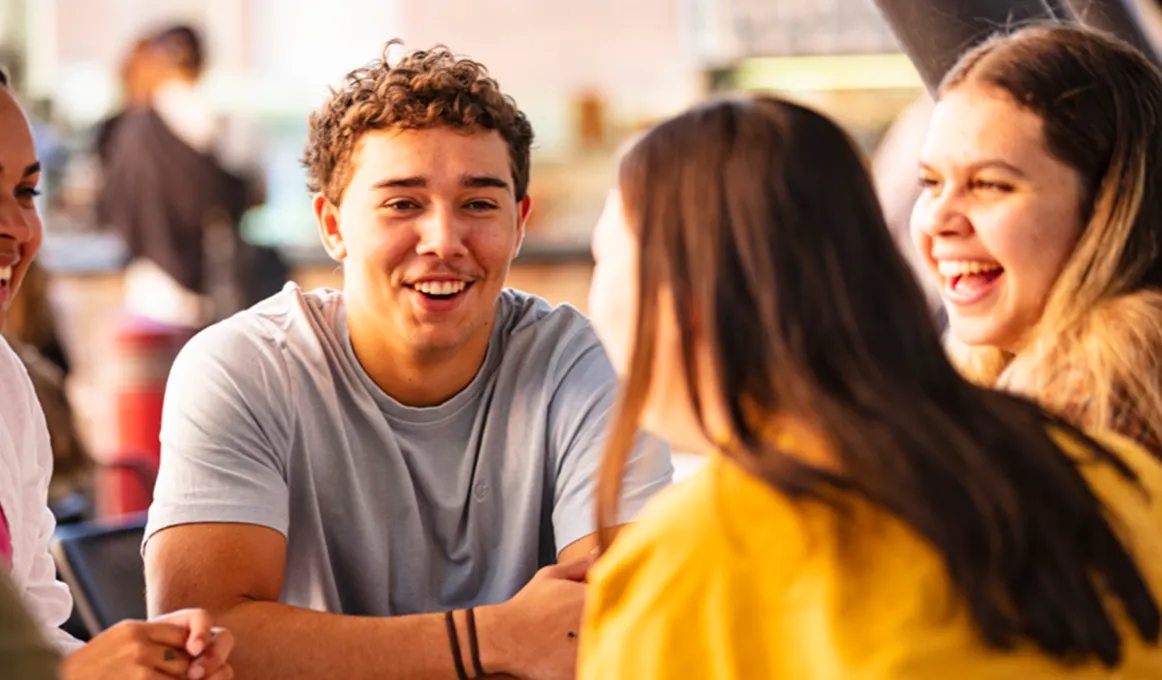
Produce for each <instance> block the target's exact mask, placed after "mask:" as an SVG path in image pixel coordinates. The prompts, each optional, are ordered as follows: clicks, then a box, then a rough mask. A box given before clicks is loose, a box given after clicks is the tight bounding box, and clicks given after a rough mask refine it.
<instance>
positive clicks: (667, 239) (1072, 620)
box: [579, 98, 1162, 680]
mask: <svg viewBox="0 0 1162 680" xmlns="http://www.w3.org/2000/svg"><path fill="white" fill-rule="evenodd" d="M837 196H841V197H843V198H842V200H836V197H837ZM593 250H594V257H595V260H596V269H595V271H594V276H593V288H592V292H591V296H590V303H589V305H590V307H589V308H590V310H591V313H592V315H593V323H594V326H595V328H596V329H597V331H598V334H599V335H600V337H601V338H602V341H603V342H604V343H605V345H606V347H608V349H609V352H610V357H611V358H612V360H613V363H614V365H615V367H616V368H617V370H618V372H619V373H620V374H621V375H622V376H623V378H624V379H623V383H622V389H621V401H620V404H619V406H618V409H617V410H616V412H615V414H614V416H613V423H614V424H613V427H612V429H611V431H610V434H609V437H608V441H607V450H606V458H605V465H604V467H603V470H602V476H601V486H600V496H599V513H600V517H601V518H602V525H603V526H608V525H610V524H611V522H612V521H613V518H614V517H615V513H616V508H617V505H618V503H619V501H618V498H619V492H618V489H619V486H620V484H621V479H622V477H623V472H624V461H625V458H626V453H627V451H629V447H630V445H631V443H632V441H633V437H634V436H635V433H636V432H637V431H638V429H639V427H643V428H645V429H646V430H648V431H651V432H654V433H657V434H659V435H663V436H666V437H667V438H669V439H670V441H671V443H672V444H673V445H674V447H675V448H678V449H680V450H684V451H700V452H705V453H708V454H709V456H710V460H709V461H708V463H707V465H706V466H705V467H704V468H703V469H702V470H701V471H700V472H699V473H698V474H696V475H695V476H694V477H693V478H691V479H690V480H688V481H685V482H682V483H679V484H677V485H675V486H673V487H671V488H670V489H669V490H667V491H664V492H662V493H661V494H659V495H658V497H657V498H656V499H655V500H653V501H651V503H650V504H649V505H648V506H647V507H646V509H645V510H644V511H643V512H642V515H641V517H640V519H639V521H638V522H637V523H636V524H634V525H632V526H630V527H628V528H626V529H625V530H623V531H622V532H621V534H620V535H619V536H618V537H617V540H616V541H614V542H612V545H611V546H610V543H609V541H603V544H604V545H605V547H606V549H605V552H604V554H603V555H602V556H601V558H600V559H599V560H598V562H597V564H596V565H595V566H594V567H593V569H592V570H591V572H590V588H591V593H590V597H589V600H588V602H587V604H586V613H585V619H584V624H583V628H582V633H581V650H580V671H579V675H580V677H581V678H582V680H616V679H621V678H624V679H627V680H628V679H631V678H632V679H636V678H699V679H706V680H715V679H723V680H725V679H728V678H730V679H734V678H737V679H739V680H743V679H751V678H764V679H768V680H781V679H786V680H801V679H802V678H861V679H863V680H909V679H915V680H920V679H925V680H927V679H931V678H942V679H946V680H968V679H970V678H971V679H974V680H975V679H977V678H1030V679H1031V678H1042V679H1048V678H1061V679H1066V678H1072V679H1075V680H1097V679H1099V678H1109V677H1114V676H1115V675H1116V677H1118V678H1122V679H1124V680H1147V679H1148V678H1158V677H1162V649H1160V648H1159V646H1158V641H1159V634H1160V627H1162V619H1160V612H1159V605H1158V596H1159V594H1162V561H1160V560H1159V559H1158V555H1160V554H1162V532H1159V529H1158V528H1159V526H1162V464H1160V463H1159V461H1157V460H1156V459H1154V458H1153V457H1152V456H1151V455H1150V454H1149V453H1148V452H1147V451H1145V450H1144V449H1142V448H1141V447H1140V446H1138V445H1137V444H1136V443H1134V442H1132V441H1130V440H1128V439H1125V438H1121V437H1119V436H1117V435H1107V434H1102V435H1100V436H1099V437H1098V438H1096V439H1091V438H1090V437H1089V436H1087V435H1085V434H1083V433H1081V432H1080V431H1078V430H1076V429H1075V428H1074V427H1073V426H1071V425H1069V424H1068V423H1066V422H1065V421H1063V420H1061V419H1059V418H1057V417H1056V416H1053V415H1051V414H1049V413H1047V412H1045V411H1043V410H1041V409H1040V408H1039V407H1037V406H1036V405H1034V404H1033V403H1031V402H1028V401H1025V400H1023V399H1021V398H1019V397H1017V396H1014V395H1011V394H1008V393H1004V392H1000V391H994V390H990V389H986V388H982V387H979V386H976V385H973V384H971V383H970V382H968V381H967V380H965V379H964V378H963V377H962V376H961V375H960V374H959V373H958V372H957V371H956V370H955V368H954V367H953V366H952V364H951V362H950V361H949V359H948V358H947V356H946V353H945V350H944V348H943V347H942V345H941V343H940V339H939V337H938V335H937V332H936V329H935V328H934V326H933V324H932V323H931V316H930V313H929V309H928V307H927V305H926V304H925V302H924V298H923V296H922V294H921V291H920V289H919V286H918V285H917V283H916V281H915V278H914V276H913V275H912V272H911V271H910V270H909V268H908V266H907V264H906V263H905V260H904V259H903V257H902V256H901V254H900V251H899V249H898V247H897V246H896V244H895V243H894V242H893V239H892V237H891V235H890V234H889V232H888V229H887V227H886V225H885V223H884V219H883V217H882V213H881V211H880V206H879V204H878V202H877V200H876V197H875V193H874V190H873V188H872V185H871V181H870V179H869V177H868V175H867V173H866V171H865V168H864V165H863V162H862V159H861V158H860V156H859V154H858V152H857V150H856V147H855V145H854V143H853V142H852V141H851V140H850V139H849V138H848V137H847V136H846V135H845V134H844V133H843V132H842V130H840V128H839V127H838V126H837V125H836V124H835V123H833V122H832V121H830V120H828V119H827V118H825V117H823V116H821V115H820V114H818V113H815V112H813V111H811V110H808V109H806V108H803V107H801V106H798V105H796V104H792V103H789V102H786V101H782V100H778V99H772V98H761V99H755V100H731V101H721V102H714V103H710V104H706V105H703V106H700V107H698V108H695V109H693V110H691V111H689V112H687V113H684V114H682V115H679V116H678V117H676V118H674V119H672V120H670V121H667V122H665V123H662V124H661V125H659V126H658V127H656V128H655V129H653V130H652V131H651V132H649V133H648V134H646V135H645V136H644V137H643V138H642V139H640V140H639V141H638V142H637V143H636V144H634V146H633V147H632V148H631V149H630V151H629V152H628V154H627V155H626V156H625V157H624V159H623V160H622V162H621V165H620V173H619V178H618V181H617V187H616V189H615V190H614V191H613V192H611V195H610V198H609V201H608V203H607V206H606V211H605V213H604V215H603V216H602V219H601V221H600V223H599V224H598V226H597V229H596V231H595V233H594V241H593Z"/></svg>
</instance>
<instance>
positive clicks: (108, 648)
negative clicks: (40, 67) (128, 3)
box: [0, 77, 234, 680]
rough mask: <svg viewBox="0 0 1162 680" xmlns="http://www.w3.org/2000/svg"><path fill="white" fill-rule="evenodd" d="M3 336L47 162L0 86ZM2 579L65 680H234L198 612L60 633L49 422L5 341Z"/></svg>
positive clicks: (224, 638) (0, 433) (36, 235)
mask: <svg viewBox="0 0 1162 680" xmlns="http://www.w3.org/2000/svg"><path fill="white" fill-rule="evenodd" d="M0 131H2V134H0V330H3V325H4V313H5V312H6V311H7V309H8V306H9V304H10V303H11V301H12V298H13V296H14V295H15V294H16V292H17V290H18V289H19V287H20V282H21V280H22V279H23V277H24V273H25V271H27V269H28V265H29V263H30V262H31V260H32V258H33V257H34V256H35V255H36V252H37V250H38V249H39V247H40V243H41V236H42V229H41V224H40V217H39V216H38V215H37V212H36V207H35V205H34V198H35V197H36V195H37V189H36V185H37V182H38V181H39V177H40V172H39V169H40V163H39V162H38V161H37V157H36V150H35V148H34V146H33V143H32V134H31V131H30V130H29V127H28V122H27V120H26V119H25V117H24V113H23V112H22V111H21V110H20V107H19V105H18V104H17V103H16V101H15V100H14V99H13V97H12V95H11V93H9V92H8V90H7V82H6V79H4V78H2V77H0ZM0 392H3V394H0V570H4V571H10V572H11V575H12V578H13V580H14V581H15V583H16V584H17V586H18V587H19V588H20V589H21V591H22V595H23V599H24V602H25V605H26V606H27V607H29V609H30V610H31V612H32V614H33V616H34V617H35V618H36V619H37V620H38V621H39V622H40V624H41V627H42V629H43V631H44V633H45V635H46V636H47V637H49V638H50V640H51V641H53V642H54V643H55V644H56V646H57V648H58V649H59V650H60V651H61V652H62V653H64V654H66V656H65V658H64V661H63V663H62V665H61V677H62V678H63V679H64V680H98V679H104V678H110V679H112V678H159V679H160V678H187V677H188V678H191V679H192V680H205V679H206V678H209V679H211V680H227V679H228V678H232V677H233V675H234V673H233V671H232V670H231V668H230V667H229V665H227V664H226V658H227V656H228V655H229V653H230V649H231V648H232V646H233V638H232V637H231V635H230V633H229V632H228V631H225V630H221V629H214V628H212V623H211V621H210V618H209V615H208V614H207V613H206V612H204V611H201V610H189V611H183V612H177V613H175V614H173V615H170V616H166V617H161V618H158V619H155V620H153V621H150V622H144V621H130V622H124V623H121V624H118V625H116V626H113V627H112V628H110V629H109V630H107V631H105V632H104V633H102V634H101V635H98V636H96V637H95V638H94V639H93V640H92V641H91V642H89V643H88V644H87V645H83V644H82V643H80V642H79V641H77V640H75V639H73V638H71V637H70V636H68V635H67V634H65V633H64V632H63V631H61V630H60V629H59V628H58V627H59V626H60V625H61V624H62V623H64V621H65V620H66V619H67V618H68V617H69V614H70V612H71V609H72V598H71V596H70V595H69V591H68V588H67V587H66V586H65V585H64V584H63V583H60V582H59V581H57V580H56V572H55V569H54V564H53V560H52V557H51V556H50V555H49V552H48V543H49V539H50V538H51V537H52V533H53V529H54V520H53V516H52V513H51V512H50V511H49V509H48V505H47V500H48V483H49V479H50V477H51V476H52V451H51V449H50V447H49V438H48V429H47V427H46V425H45V420H44V413H43V411H42V410H41V408H40V404H39V403H38V402H37V400H36V395H35V392H34V391H33V388H32V383H31V381H30V380H29V378H28V374H27V372H26V371H25V369H24V366H23V364H21V363H20V360H19V358H18V357H17V356H16V355H15V353H14V352H13V351H12V349H11V348H10V347H9V346H8V344H7V343H6V342H4V341H3V340H0Z"/></svg>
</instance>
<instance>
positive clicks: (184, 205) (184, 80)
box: [97, 25, 265, 330]
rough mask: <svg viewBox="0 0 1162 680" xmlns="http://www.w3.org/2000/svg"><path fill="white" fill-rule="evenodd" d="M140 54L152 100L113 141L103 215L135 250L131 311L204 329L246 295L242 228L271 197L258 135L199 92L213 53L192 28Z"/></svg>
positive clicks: (125, 120) (165, 33)
mask: <svg viewBox="0 0 1162 680" xmlns="http://www.w3.org/2000/svg"><path fill="white" fill-rule="evenodd" d="M139 58H140V59H141V60H143V63H142V64H140V65H139V66H138V67H137V68H138V69H140V71H141V75H140V78H141V79H142V80H143V81H144V82H143V84H142V85H141V87H142V88H143V89H144V90H145V92H146V93H147V96H146V95H143V97H144V98H145V103H144V104H139V105H138V106H136V107H134V108H130V109H127V110H126V111H124V112H123V113H122V114H121V116H120V118H119V119H118V121H117V122H116V124H115V126H114V129H113V130H112V132H111V133H110V134H109V135H108V138H107V140H106V142H105V144H104V149H105V151H104V153H103V158H104V160H103V169H102V174H103V176H102V180H101V189H100V192H99V196H98V200H97V217H98V220H99V222H100V223H101V224H103V225H108V226H110V227H111V228H113V229H114V230H116V231H117V232H118V233H120V234H121V235H122V236H123V237H124V238H125V241H126V243H127V245H128V248H129V252H130V257H131V261H130V263H129V266H128V269H127V270H126V274H125V286H126V307H127V308H128V310H129V311H130V312H131V313H132V314H135V315H137V316H140V317H144V318H146V319H150V320H153V321H156V322H160V323H163V324H167V325H170V326H174V327H178V328H184V329H189V330H197V329H200V328H202V327H204V326H206V325H207V324H209V323H210V322H211V321H213V320H214V319H215V318H220V317H224V316H228V315H229V314H231V313H233V312H234V311H236V310H237V303H236V302H234V299H237V298H240V297H242V296H241V295H238V293H239V289H240V288H241V287H242V283H241V280H242V279H243V274H244V272H243V271H239V269H244V268H241V267H239V266H238V262H237V254H238V251H239V250H240V249H241V248H242V242H241V238H240V236H239V234H238V226H239V223H240V221H241V219H242V215H243V213H244V212H245V211H246V210H247V209H248V208H250V207H253V206H255V205H258V204H260V203H262V202H263V201H264V200H265V188H264V181H263V174H262V169H261V159H260V158H259V157H258V155H257V149H256V147H255V145H254V139H255V138H256V137H257V135H256V134H255V133H254V130H253V129H252V128H251V127H249V126H246V125H244V124H242V123H241V122H240V121H239V120H237V119H235V118H230V117H226V116H222V115H220V114H219V113H218V112H217V111H215V109H214V107H213V106H212V104H211V102H210V101H209V99H208V98H207V96H206V94H205V92H204V91H203V90H202V89H201V88H200V86H199V84H200V80H201V77H202V74H203V71H204V68H205V52H204V49H203V45H202V39H201V37H200V35H199V34H198V32H197V31H195V30H194V29H193V28H191V27H189V26H180V25H179V26H173V27H170V28H167V29H164V30H162V31H160V32H158V33H157V34H155V35H153V36H152V37H150V38H149V39H148V41H147V43H146V45H145V47H144V50H143V52H142V53H141V55H140V56H139ZM209 252H226V253H228V255H227V256H226V259H227V261H226V262H221V261H217V260H215V259H214V258H211V257H207V253H209ZM223 290H225V292H226V294H227V295H226V298H227V299H223V298H222V292H223Z"/></svg>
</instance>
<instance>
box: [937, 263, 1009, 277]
mask: <svg viewBox="0 0 1162 680" xmlns="http://www.w3.org/2000/svg"><path fill="white" fill-rule="evenodd" d="M1000 269H1002V267H1001V266H1000V265H999V264H996V263H995V262H965V261H958V260H941V261H939V262H937V263H936V270H937V271H939V272H940V275H941V276H943V277H946V278H948V277H953V276H964V275H965V274H984V273H986V272H992V271H998V270H1000Z"/></svg>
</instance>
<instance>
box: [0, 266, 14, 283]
mask: <svg viewBox="0 0 1162 680" xmlns="http://www.w3.org/2000/svg"><path fill="white" fill-rule="evenodd" d="M11 278H12V267H0V281H8V280H9V279H11Z"/></svg>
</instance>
